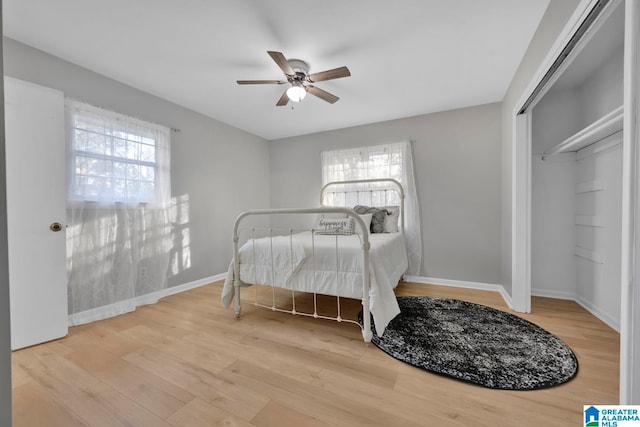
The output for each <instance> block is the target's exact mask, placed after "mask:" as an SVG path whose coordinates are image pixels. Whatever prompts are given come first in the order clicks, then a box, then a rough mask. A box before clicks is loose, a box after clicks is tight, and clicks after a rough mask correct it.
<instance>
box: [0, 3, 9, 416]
mask: <svg viewBox="0 0 640 427" xmlns="http://www.w3.org/2000/svg"><path fill="white" fill-rule="evenodd" d="M1 11H2V0H0V18H1V17H2V13H1ZM1 28H2V19H0V29H1ZM2 51H3V49H2V46H1V45H0V71H2ZM5 159H6V158H5V143H4V86H2V87H0V426H2V427H10V426H11V324H10V321H11V317H10V315H9V265H8V261H9V260H8V258H9V252H8V249H7V193H6V185H7V175H6V172H7V169H6V162H5Z"/></svg>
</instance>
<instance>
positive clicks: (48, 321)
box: [4, 77, 67, 350]
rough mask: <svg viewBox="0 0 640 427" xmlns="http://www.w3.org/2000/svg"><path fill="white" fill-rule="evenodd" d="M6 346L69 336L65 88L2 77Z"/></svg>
mask: <svg viewBox="0 0 640 427" xmlns="http://www.w3.org/2000/svg"><path fill="white" fill-rule="evenodd" d="M4 83H5V85H4V87H5V127H6V128H5V132H6V158H7V226H8V243H9V290H10V304H11V348H12V349H14V350H15V349H18V348H22V347H27V346H30V345H34V344H38V343H41V342H44V341H49V340H52V339H56V338H60V337H62V336H65V335H66V334H67V269H66V253H65V235H66V231H65V226H64V223H65V216H66V211H65V205H66V197H65V194H66V191H65V162H66V161H65V145H64V96H63V94H62V92H59V91H55V90H52V89H49V88H45V87H42V86H38V85H35V84H32V83H28V82H23V81H20V80H16V79H11V78H7V77H5V81H4Z"/></svg>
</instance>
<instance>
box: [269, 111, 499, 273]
mask: <svg viewBox="0 0 640 427" xmlns="http://www.w3.org/2000/svg"><path fill="white" fill-rule="evenodd" d="M500 114H501V106H500V104H499V103H495V104H488V105H482V106H477V107H470V108H464V109H460V110H453V111H445V112H441V113H436V114H428V115H423V116H417V117H410V118H405V119H399V120H392V121H387V122H381V123H374V124H370V125H364V126H357V127H352V128H347V129H341V130H336V131H331V132H322V133H316V134H312V135H306V136H300V137H292V138H287V139H281V140H276V141H271V142H270V143H269V145H270V158H271V206H272V207H274V208H276V207H279V208H283V207H294V206H296V207H300V206H317V205H318V203H319V201H318V192H319V190H320V187H321V181H322V177H321V170H320V152H321V151H323V150H332V149H340V148H350V147H359V146H366V145H376V144H382V143H387V142H396V141H400V140H407V139H408V140H410V141H411V142H412V147H413V156H414V166H415V171H416V186H417V189H418V200H419V203H420V210H421V212H420V213H421V220H422V242H423V263H422V271H421V275H422V276H425V277H432V278H439V279H449V280H462V281H472V282H483V283H499V282H500V162H501V158H500V150H501V147H500Z"/></svg>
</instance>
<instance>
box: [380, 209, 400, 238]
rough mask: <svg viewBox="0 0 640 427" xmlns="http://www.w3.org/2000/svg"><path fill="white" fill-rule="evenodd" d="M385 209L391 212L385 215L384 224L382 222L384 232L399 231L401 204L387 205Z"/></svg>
mask: <svg viewBox="0 0 640 427" xmlns="http://www.w3.org/2000/svg"><path fill="white" fill-rule="evenodd" d="M384 209H386V210H387V212H391V213H390V214H387V215H385V217H384V224H382V229H383V231H382V232H383V233H397V232H398V231H399V230H398V218H399V217H400V206H385V207H384Z"/></svg>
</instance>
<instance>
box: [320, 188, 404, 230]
mask: <svg viewBox="0 0 640 427" xmlns="http://www.w3.org/2000/svg"><path fill="white" fill-rule="evenodd" d="M404 196H405V195H404V187H403V186H402V184H401V183H400V182H399V181H397V180H395V179H392V178H379V179H356V180H347V181H333V182H329V183H327V184H325V185H324V186H323V187H322V189H321V190H320V205H321V206H341V207H347V208H353V207H354V206H355V205H368V206H374V207H384V206H400V229H401V230H402V233H403V234H404Z"/></svg>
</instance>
